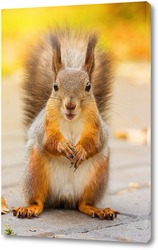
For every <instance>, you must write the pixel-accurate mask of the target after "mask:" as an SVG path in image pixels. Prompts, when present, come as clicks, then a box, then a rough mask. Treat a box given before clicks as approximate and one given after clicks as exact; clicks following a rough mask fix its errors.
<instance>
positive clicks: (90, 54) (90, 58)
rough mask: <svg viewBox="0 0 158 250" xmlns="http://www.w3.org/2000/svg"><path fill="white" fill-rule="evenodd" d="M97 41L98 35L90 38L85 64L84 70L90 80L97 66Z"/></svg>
mask: <svg viewBox="0 0 158 250" xmlns="http://www.w3.org/2000/svg"><path fill="white" fill-rule="evenodd" d="M97 40H98V39H97V35H96V34H93V35H91V36H90V37H89V41H88V46H87V52H86V58H85V64H84V65H83V68H84V70H86V71H87V72H88V74H89V77H90V78H91V74H92V72H93V70H94V66H95V58H94V49H95V46H96V44H97Z"/></svg>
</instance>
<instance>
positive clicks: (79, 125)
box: [60, 120, 83, 146]
mask: <svg viewBox="0 0 158 250" xmlns="http://www.w3.org/2000/svg"><path fill="white" fill-rule="evenodd" d="M60 130H61V132H62V134H63V135H64V137H65V138H66V139H67V140H68V141H69V142H70V143H71V144H72V145H73V146H75V145H76V144H77V143H78V141H79V140H80V138H81V134H82V131H83V121H82V120H74V121H67V120H63V122H61V124H60Z"/></svg>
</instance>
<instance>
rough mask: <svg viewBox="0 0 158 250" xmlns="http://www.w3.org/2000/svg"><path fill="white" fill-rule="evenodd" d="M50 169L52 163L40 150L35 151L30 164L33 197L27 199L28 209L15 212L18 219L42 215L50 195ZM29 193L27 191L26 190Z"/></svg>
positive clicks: (22, 208)
mask: <svg viewBox="0 0 158 250" xmlns="http://www.w3.org/2000/svg"><path fill="white" fill-rule="evenodd" d="M49 169H50V163H49V160H48V158H46V157H45V155H44V154H43V153H42V152H40V151H39V150H38V149H35V148H34V149H33V151H32V153H31V156H30V163H29V173H30V176H29V187H27V189H29V190H31V193H32V195H31V196H30V191H28V192H29V197H27V202H28V204H29V206H28V207H19V208H16V209H14V210H13V213H14V215H16V216H17V217H26V216H27V217H28V218H30V217H32V216H37V215H39V214H40V213H42V211H43V208H44V202H45V200H46V198H47V195H48V187H49ZM26 193H27V190H26Z"/></svg>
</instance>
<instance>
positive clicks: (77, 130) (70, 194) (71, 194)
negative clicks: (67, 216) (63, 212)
mask: <svg viewBox="0 0 158 250" xmlns="http://www.w3.org/2000/svg"><path fill="white" fill-rule="evenodd" d="M60 129H61V132H62V134H63V135H64V137H65V138H66V139H67V140H68V141H69V142H70V143H71V144H72V145H74V146H75V145H76V144H77V143H78V141H79V140H80V138H81V134H82V131H83V122H82V121H70V122H69V121H64V122H63V123H61V124H60ZM93 166H94V159H92V158H91V159H89V160H85V161H84V162H83V163H82V164H81V165H80V166H79V168H78V169H77V170H76V171H75V172H74V170H75V169H74V168H73V167H71V164H70V161H69V160H68V159H66V158H65V157H63V156H61V157H53V159H52V164H51V197H50V199H51V203H52V205H53V202H56V201H60V200H64V201H68V202H70V203H72V206H73V204H74V203H75V202H76V201H77V200H78V199H79V198H80V197H81V195H82V193H83V191H84V189H85V187H86V185H87V183H88V182H89V178H90V176H91V174H90V172H91V171H93Z"/></svg>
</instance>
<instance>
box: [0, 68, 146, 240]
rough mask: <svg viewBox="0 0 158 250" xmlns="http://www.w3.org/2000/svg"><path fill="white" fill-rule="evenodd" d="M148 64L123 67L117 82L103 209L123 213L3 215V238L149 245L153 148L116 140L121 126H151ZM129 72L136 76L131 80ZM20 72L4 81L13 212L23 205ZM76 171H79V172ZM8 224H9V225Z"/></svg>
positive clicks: (5, 161)
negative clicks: (102, 216) (110, 216)
mask: <svg viewBox="0 0 158 250" xmlns="http://www.w3.org/2000/svg"><path fill="white" fill-rule="evenodd" d="M145 67H146V65H144V64H137V65H133V64H128V67H127V66H126V68H125V65H123V66H121V67H120V68H119V71H118V75H117V81H116V82H115V84H114V92H113V93H114V94H113V99H112V112H111V117H112V118H111V125H110V127H111V130H112V136H111V171H110V183H109V188H108V193H107V195H106V196H105V197H104V199H103V201H102V203H101V204H100V206H103V207H112V208H113V209H116V210H118V211H119V212H120V215H118V217H117V218H116V219H115V220H113V221H106V220H99V219H98V218H91V217H88V216H86V215H84V214H81V213H79V212H78V211H74V210H58V209H56V210H46V211H45V212H44V213H43V214H42V215H40V216H39V217H38V218H34V219H29V220H28V219H18V218H16V217H14V216H13V215H12V213H11V212H10V213H7V214H5V215H2V227H1V230H2V234H5V229H6V228H7V227H10V228H11V229H12V230H13V231H14V233H15V234H16V235H17V236H35V237H49V238H68V239H84V240H102V241H119V242H141V243H146V242H148V241H149V240H150V238H151V189H150V185H151V156H150V145H145V144H132V143H130V142H128V141H121V140H117V139H115V138H114V137H113V131H115V129H117V128H136V129H142V128H144V127H145V128H146V127H149V126H150V85H149V82H148V80H149V78H148V77H149V76H148V75H146V74H145V73H144V74H143V72H147V71H146V68H145ZM129 72H134V73H133V74H132V76H130V77H129ZM19 79H20V77H19V74H15V75H14V76H11V77H9V78H6V79H3V81H2V195H3V196H4V197H5V199H6V201H7V204H8V206H9V209H10V210H11V209H12V208H13V207H17V206H20V205H22V204H23V197H22V195H21V193H20V188H19V183H20V179H21V173H22V168H23V165H24V150H25V142H24V139H23V138H24V134H23V128H22V108H21V101H20V88H19V82H20V80H19ZM76 173H77V171H76ZM8 225H9V226H8Z"/></svg>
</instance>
